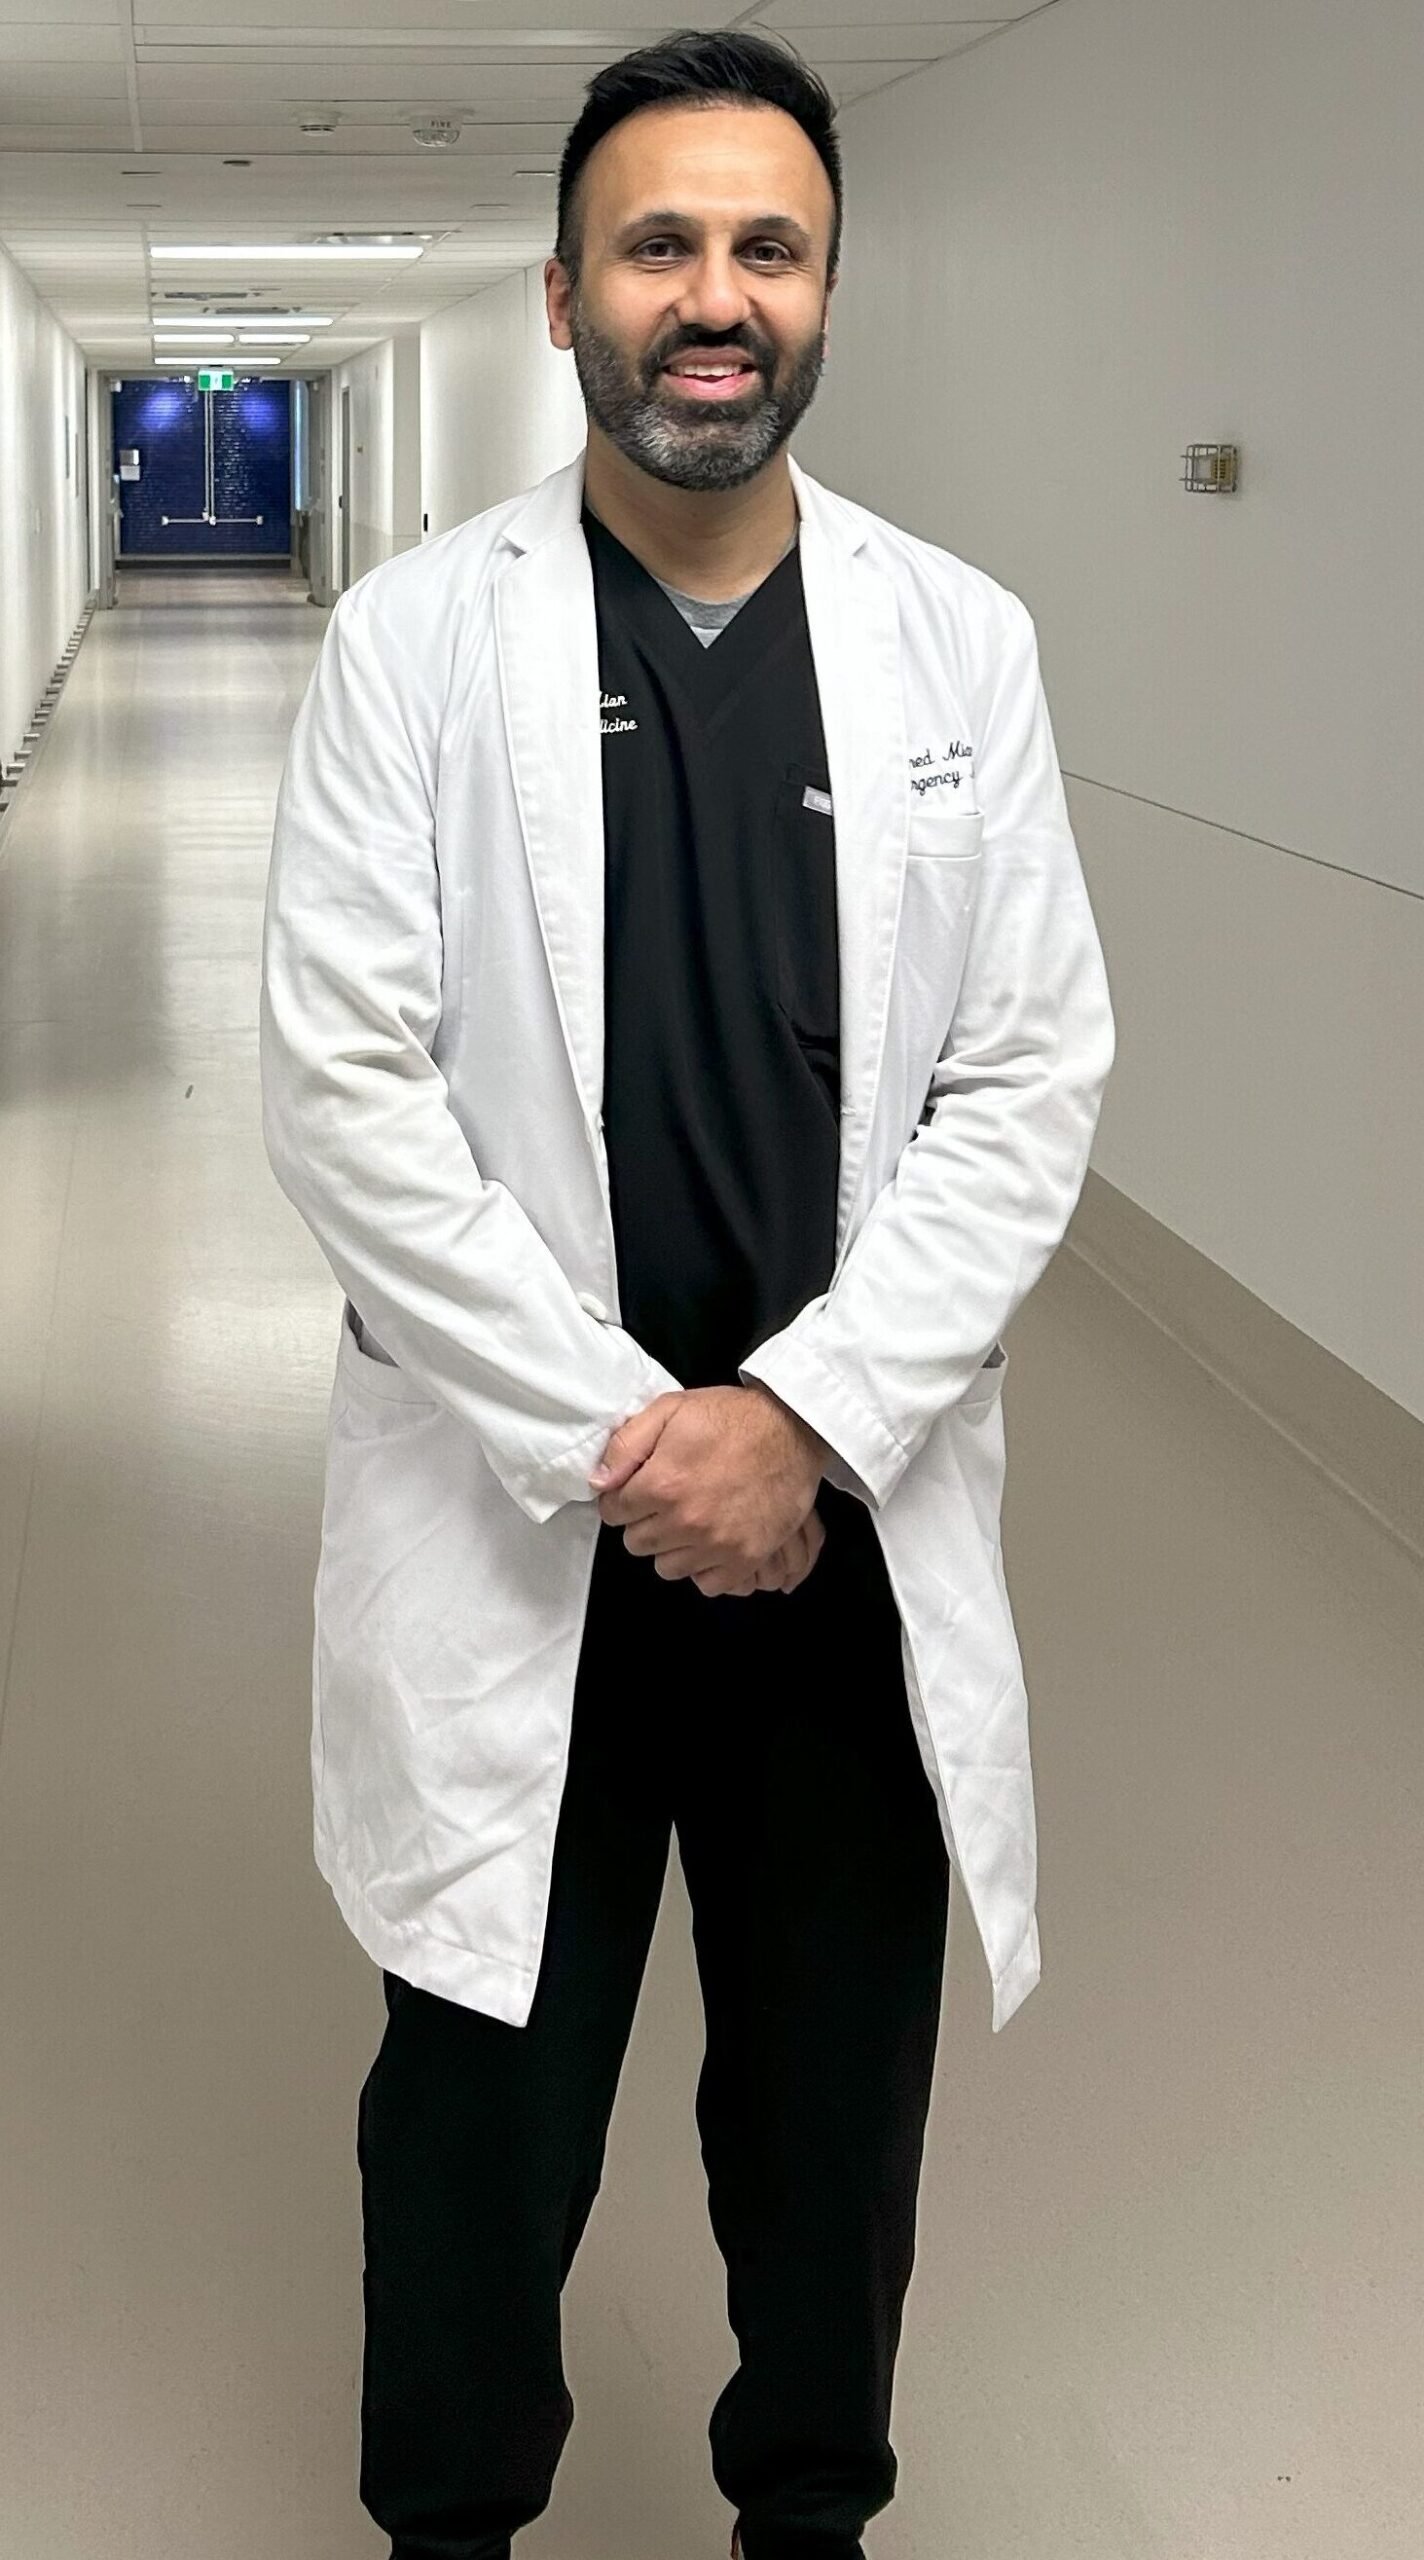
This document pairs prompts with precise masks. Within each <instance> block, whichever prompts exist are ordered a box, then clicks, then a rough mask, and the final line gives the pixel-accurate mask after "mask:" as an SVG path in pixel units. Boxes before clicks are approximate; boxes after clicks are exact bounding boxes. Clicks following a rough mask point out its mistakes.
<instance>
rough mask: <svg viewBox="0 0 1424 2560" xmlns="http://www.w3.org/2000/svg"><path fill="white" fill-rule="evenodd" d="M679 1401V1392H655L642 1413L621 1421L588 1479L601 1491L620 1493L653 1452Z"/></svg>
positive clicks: (633, 1414) (632, 1414)
mask: <svg viewBox="0 0 1424 2560" xmlns="http://www.w3.org/2000/svg"><path fill="white" fill-rule="evenodd" d="M678 1402H679V1398H678V1397H677V1396H675V1395H665V1396H654V1398H653V1401H652V1403H651V1404H650V1405H645V1406H644V1408H643V1411H642V1412H641V1413H631V1414H630V1415H629V1416H628V1419H627V1421H626V1422H621V1423H620V1424H619V1426H618V1429H617V1430H616V1431H615V1432H613V1433H612V1435H611V1436H610V1438H609V1441H608V1444H607V1447H606V1448H605V1449H604V1452H603V1456H602V1459H601V1460H600V1462H599V1464H598V1465H597V1466H596V1467H595V1468H594V1469H593V1472H592V1474H591V1475H590V1477H589V1479H588V1480H589V1483H590V1484H591V1485H592V1486H593V1487H594V1488H595V1490H596V1491H597V1492H599V1493H617V1492H619V1491H621V1489H622V1487H623V1486H624V1485H625V1484H626V1483H627V1481H628V1478H629V1477H630V1476H632V1475H636V1473H637V1471H638V1469H639V1467H641V1466H643V1465H644V1464H645V1463H646V1461H647V1460H648V1459H649V1458H650V1457H651V1456H652V1454H653V1451H654V1449H656V1447H657V1445H658V1442H659V1441H660V1439H661V1438H662V1436H663V1433H664V1431H665V1430H666V1429H667V1426H668V1423H669V1421H670V1420H671V1417H672V1411H673V1407H674V1406H675V1405H676V1404H677V1403H678Z"/></svg>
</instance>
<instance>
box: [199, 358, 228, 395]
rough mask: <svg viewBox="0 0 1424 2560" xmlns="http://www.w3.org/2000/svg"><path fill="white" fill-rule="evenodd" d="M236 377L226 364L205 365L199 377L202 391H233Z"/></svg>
mask: <svg viewBox="0 0 1424 2560" xmlns="http://www.w3.org/2000/svg"><path fill="white" fill-rule="evenodd" d="M235 379H236V377H235V376H234V374H233V373H232V372H231V371H230V370H229V368H228V367H227V366H226V365H225V364H208V365H204V366H203V368H202V370H201V372H200V373H199V375H198V389H199V390H200V391H231V389H232V386H233V383H234V380H235Z"/></svg>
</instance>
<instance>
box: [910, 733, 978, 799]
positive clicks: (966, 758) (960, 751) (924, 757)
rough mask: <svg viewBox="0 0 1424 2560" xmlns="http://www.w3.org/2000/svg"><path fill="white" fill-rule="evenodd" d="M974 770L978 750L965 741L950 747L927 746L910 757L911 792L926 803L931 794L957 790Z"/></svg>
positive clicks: (958, 739) (953, 742) (959, 739)
mask: <svg viewBox="0 0 1424 2560" xmlns="http://www.w3.org/2000/svg"><path fill="white" fill-rule="evenodd" d="M973 771H974V749H973V748H972V747H971V746H970V745H969V743H968V741H967V740H966V739H964V738H955V739H954V740H953V741H952V742H951V744H950V745H949V746H947V747H925V748H923V749H922V751H921V753H920V754H919V755H917V756H911V758H910V789H911V790H912V791H914V792H917V793H918V794H919V797H920V798H921V799H922V800H923V799H924V797H925V794H926V792H929V791H957V790H958V789H959V787H960V784H961V783H962V782H964V781H965V780H966V778H967V777H968V776H969V775H971V774H972V773H973Z"/></svg>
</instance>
